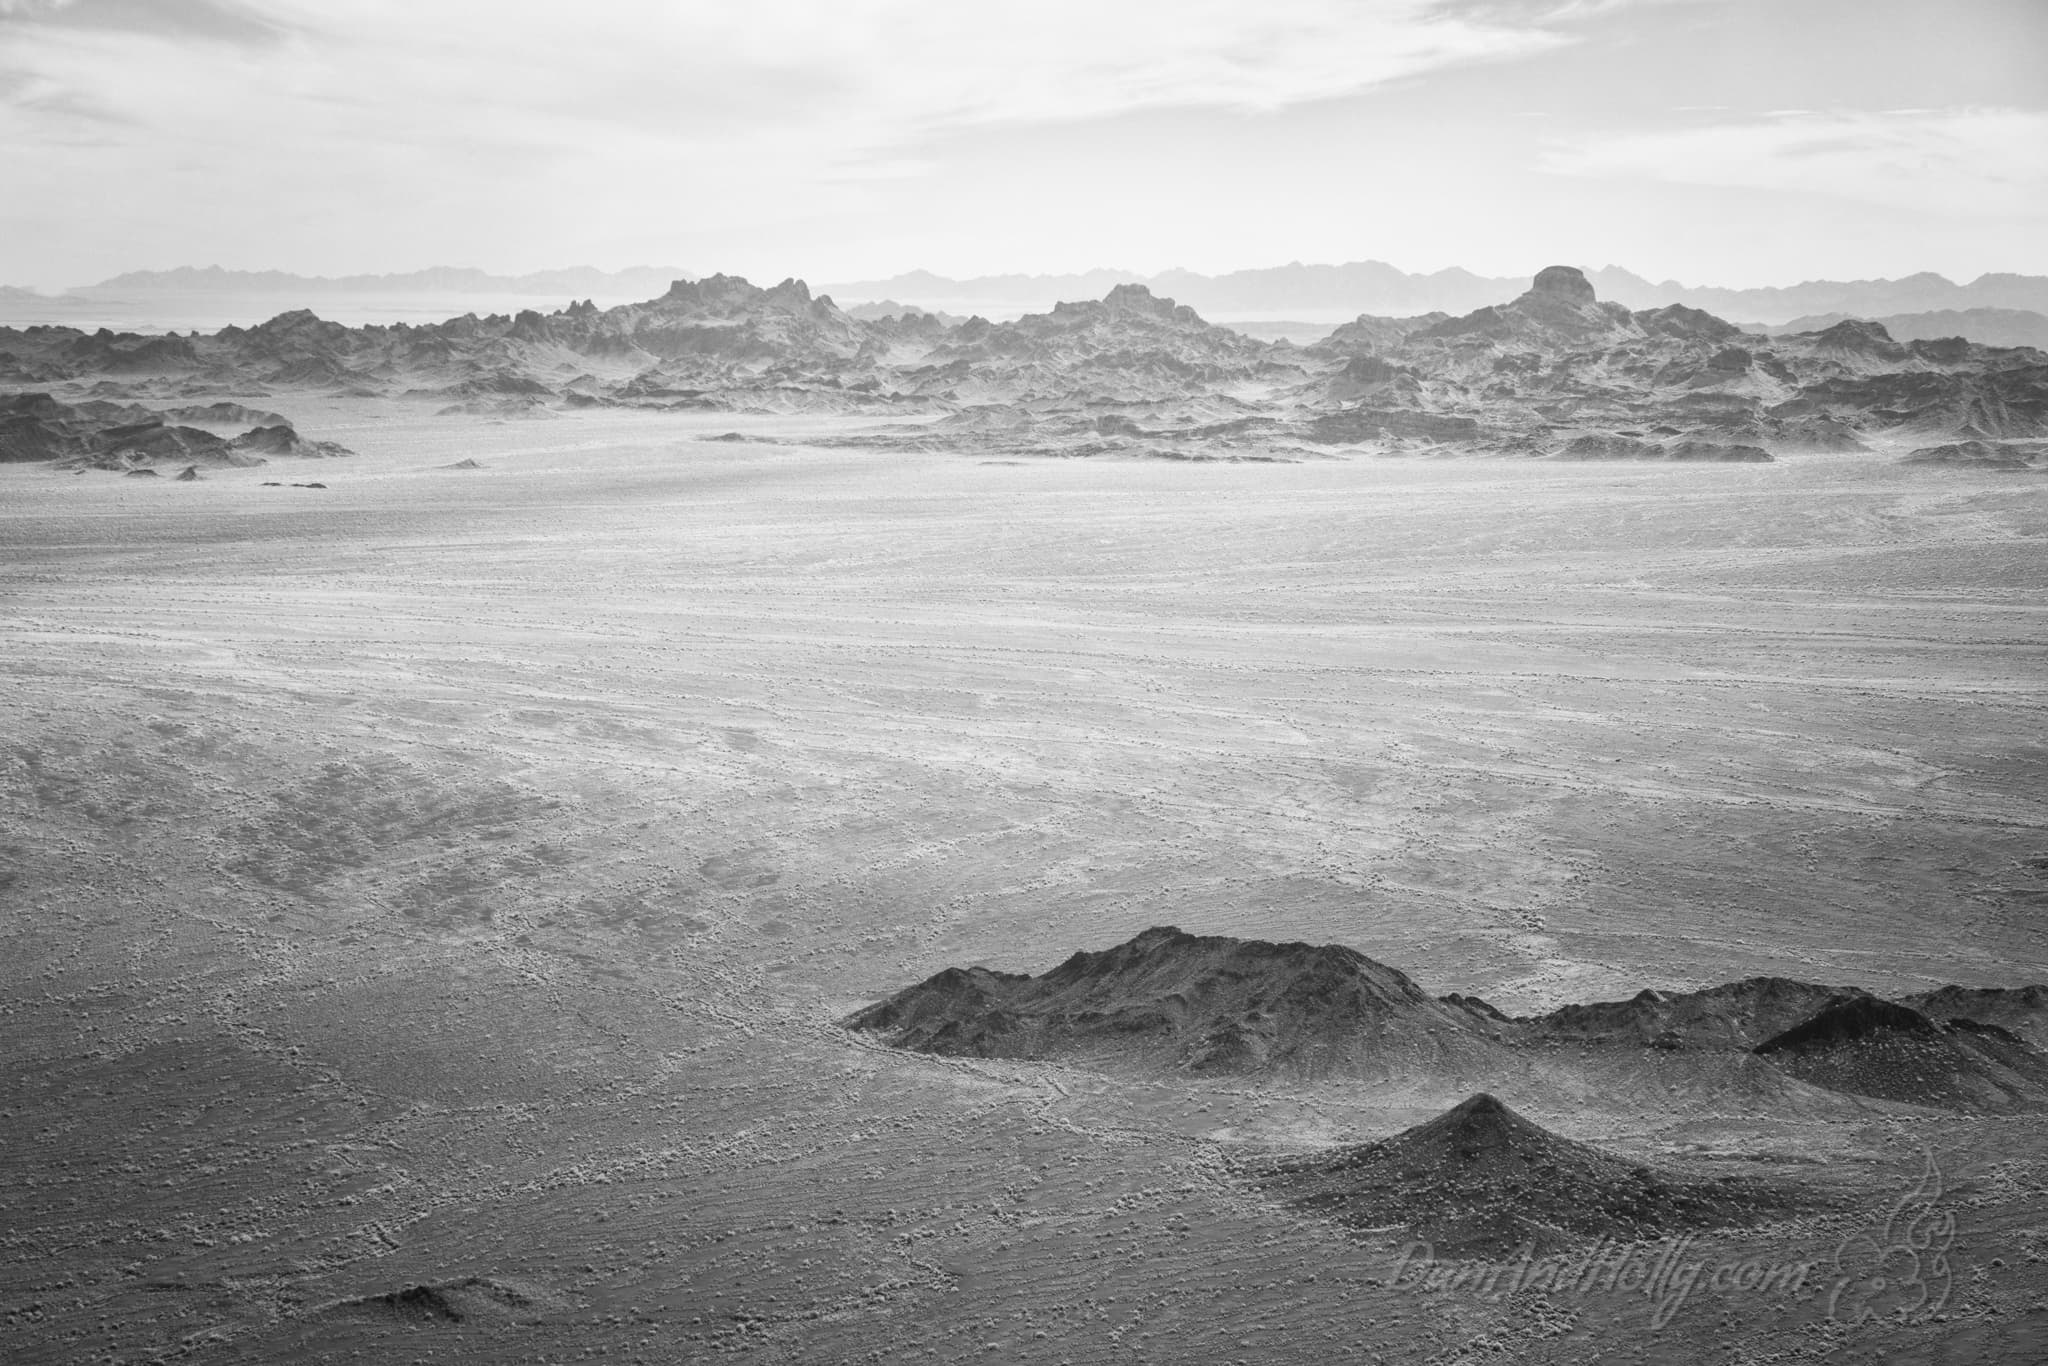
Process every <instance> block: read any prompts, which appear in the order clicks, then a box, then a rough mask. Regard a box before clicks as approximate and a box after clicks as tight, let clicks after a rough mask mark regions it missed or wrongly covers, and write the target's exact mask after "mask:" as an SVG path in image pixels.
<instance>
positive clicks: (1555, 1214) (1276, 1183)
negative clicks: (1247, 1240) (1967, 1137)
mask: <svg viewBox="0 0 2048 1366" xmlns="http://www.w3.org/2000/svg"><path fill="white" fill-rule="evenodd" d="M1252 1179H1253V1181H1254V1183H1255V1184H1256V1185H1258V1186H1259V1187H1260V1188H1262V1189H1264V1190H1265V1191H1266V1192H1267V1193H1269V1194H1271V1195H1274V1196H1276V1197H1278V1198H1279V1199H1281V1200H1282V1201H1283V1202H1285V1203H1286V1204H1288V1205H1289V1206H1290V1207H1292V1208H1294V1209H1297V1210H1300V1211H1302V1212H1304V1213H1310V1214H1315V1215H1318V1216H1321V1217H1324V1218H1328V1219H1332V1220H1335V1221H1336V1222H1338V1223H1340V1224H1345V1225H1348V1226H1351V1227H1356V1228H1374V1229H1383V1228H1386V1227H1388V1226H1391V1225H1402V1226H1405V1227H1406V1228H1407V1229H1408V1231H1409V1232H1410V1233H1411V1234H1412V1235H1413V1236H1414V1237H1416V1238H1419V1239H1422V1240H1425V1241H1426V1242H1428V1243H1429V1244H1430V1245H1431V1247H1432V1248H1433V1250H1434V1252H1435V1253H1436V1255H1437V1256H1439V1257H1441V1256H1446V1255H1448V1256H1457V1257H1473V1258H1479V1257H1501V1256H1508V1255H1512V1254H1513V1253H1514V1252H1516V1251H1517V1250H1518V1249H1522V1248H1530V1249H1532V1250H1534V1251H1536V1252H1538V1253H1544V1252H1551V1251H1555V1250H1557V1249H1559V1248H1561V1247H1564V1246H1567V1245H1569V1244H1571V1243H1573V1242H1577V1241H1581V1240H1592V1239H1601V1238H1610V1239H1614V1240H1615V1241H1619V1242H1629V1241H1636V1240H1648V1239H1654V1238H1658V1237H1662V1236H1665V1235H1669V1234H1676V1233H1681V1232H1684V1231H1687V1230H1692V1229H1706V1228H1715V1227H1726V1226H1731V1225H1747V1224H1754V1223H1757V1222H1760V1221H1762V1220H1764V1219H1766V1218H1769V1217H1771V1216H1772V1215H1776V1214H1780V1213H1783V1212H1785V1211H1788V1210H1790V1209H1792V1208H1794V1207H1796V1203H1797V1202H1796V1200H1795V1199H1794V1198H1793V1197H1792V1196H1791V1195H1790V1194H1789V1193H1787V1192H1785V1191H1783V1190H1780V1189H1778V1188H1775V1187H1772V1186H1769V1185H1767V1184H1765V1183H1762V1182H1759V1181H1755V1180H1734V1179H1722V1180H1719V1181H1698V1180H1690V1179H1687V1178H1685V1177H1681V1176H1677V1175H1674V1174H1672V1173H1668V1172H1663V1171H1659V1170H1657V1169H1656V1168H1653V1167H1648V1166H1645V1165H1643V1164H1641V1163H1635V1162H1629V1161H1626V1160H1624V1159H1622V1158H1619V1157H1615V1156H1613V1155H1612V1154H1609V1153H1606V1152H1602V1151H1601V1150H1600V1149H1598V1148H1595V1147H1591V1146H1589V1145H1587V1144H1584V1143H1576V1142H1573V1141H1572V1140H1570V1139H1568V1138H1564V1137H1562V1136H1560V1135H1558V1134H1554V1133H1552V1132H1551V1131H1550V1130H1548V1129H1546V1128H1544V1127H1543V1126H1542V1125H1540V1124H1536V1123H1533V1122H1531V1121H1530V1120H1528V1119H1525V1118H1523V1117H1522V1116H1521V1115H1519V1114H1516V1113H1515V1112H1514V1111H1513V1110H1511V1109H1509V1108H1508V1107H1507V1106H1506V1105H1503V1104H1502V1103H1501V1102H1500V1101H1498V1100H1496V1099H1495V1098H1494V1097H1493V1096H1491V1095H1487V1094H1480V1095H1476V1096H1473V1097H1472V1098H1471V1099H1469V1100H1466V1101H1464V1102H1463V1103H1462V1104H1459V1105H1457V1106H1455V1107H1453V1108H1452V1109H1450V1110H1448V1111H1446V1112H1445V1113H1444V1114H1441V1115H1439V1116H1437V1117H1436V1118H1435V1119H1432V1120H1429V1121H1427V1122H1426V1123H1423V1124H1419V1125H1417V1126H1415V1127H1414V1128H1412V1129H1408V1130H1406V1131H1404V1132H1402V1133H1400V1134H1397V1135H1395V1136H1394V1137H1392V1138H1389V1139H1386V1140H1384V1141H1382V1142H1378V1143H1366V1144H1360V1145H1357V1146H1354V1147H1346V1148H1338V1149H1336V1150H1334V1151H1330V1152H1325V1153H1317V1154H1314V1155H1312V1156H1308V1157H1300V1158H1293V1159H1287V1160H1283V1161H1280V1162H1277V1163H1273V1164H1271V1165H1269V1166H1267V1167H1265V1168H1264V1169H1262V1170H1261V1169H1255V1170H1254V1172H1253V1173H1252Z"/></svg>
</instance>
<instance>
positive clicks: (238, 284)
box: [0, 260, 2048, 344]
mask: <svg viewBox="0 0 2048 1366" xmlns="http://www.w3.org/2000/svg"><path fill="white" fill-rule="evenodd" d="M1582 269H1583V271H1584V274H1585V275H1586V278H1587V279H1589V280H1590V281H1592V283H1593V286H1594V288H1595V289H1597V290H1598V291H1599V293H1600V295H1601V297H1602V298H1605V299H1610V300H1613V301H1614V302H1616V303H1621V304H1626V305H1627V306H1628V307H1629V308H1631V309H1646V308H1660V307H1663V306H1665V305H1667V304H1685V305H1687V306H1688V307H1692V308H1700V309H1705V310H1707V311H1709V312H1713V313H1717V314H1720V315H1721V316H1723V317H1728V318H1739V319H1748V320H1752V321H1754V322H1756V323H1758V324H1759V325H1762V326H1768V327H1785V326H1787V325H1804V326H1807V327H1819V326H1825V325H1826V324H1827V322H1829V321H1837V320H1839V319H1840V318H1842V317H1861V318H1874V319H1878V320H1880V321H1881V320H1884V319H1887V318H1892V317H1898V316H1901V315H1907V314H1921V313H1934V312H1942V311H1956V312H1961V311H1968V310H1974V309H2005V310H2019V311H2024V312H2036V313H2048V276H2042V275H2021V274H2016V273H2012V272H1990V273H1986V274H1983V275H1980V276H1978V277H1977V278H1976V279H1974V280H1970V281H1967V282H1961V283H1959V282H1957V281H1953V280H1950V279H1948V278H1947V277H1946V276H1943V275H1939V274H1936V273H1934V272H1931V271H1922V272H1919V273H1916V274H1913V275H1906V276H1901V277H1899V278H1898V279H1873V280H1806V281H1801V282H1800V283H1798V284H1793V285H1768V286H1756V287H1746V288H1745V287H1731V286H1719V285H1687V284H1683V283H1681V282H1679V281H1677V280H1662V281H1652V280H1650V279H1648V278H1646V277H1644V276H1642V275H1639V274H1637V273H1636V272H1634V271H1631V270H1628V269H1626V268H1625V267H1622V266H1614V265H1608V266H1600V267H1583V268H1582ZM687 278H691V277H690V274H689V272H687V271H683V270H680V269H678V268H676V267H672V266H631V267H627V268H624V269H621V270H615V271H606V270H600V269H598V268H596V267H592V266H570V267H563V268H559V269H554V270H538V271H529V272H525V273H523V274H516V275H505V274H496V273H492V272H488V271H484V270H480V269H477V268H475V267H469V266H432V267H428V268H426V269H423V270H414V271H401V272H393V273H387V274H354V275H342V276H321V275H302V274H296V273H293V272H290V271H281V270H230V269H225V268H223V267H220V266H201V267H195V266H179V267H176V268H174V269H169V270H137V271H128V272H124V273H123V274H120V275H116V276H113V277H111V278H109V279H106V280H102V281H99V282H97V283H95V284H89V285H79V286H75V287H73V288H71V289H68V290H65V291H62V292H60V293H58V294H55V295H46V294H41V293H37V292H35V291H31V290H21V289H16V288H14V287H11V286H4V285H0V294H5V295H6V296H8V297H12V296H14V295H17V294H18V295H20V296H21V297H22V298H25V299H32V300H52V299H59V300H61V299H64V298H76V299H92V298H102V297H117V296H122V295H147V294H158V293H161V294H236V295H247V294H255V295H279V296H298V297H299V298H301V299H303V300H304V301H307V302H310V301H312V300H314V299H318V298H322V297H326V296H330V295H337V294H341V295H346V294H356V293H398V292H403V291H408V290H411V291H418V292H422V293H434V294H449V293H477V294H490V293H497V294H515V295H517V294H527V295H533V296H535V297H540V298H569V297H574V298H581V297H584V296H619V295H640V296H644V297H652V296H653V295H655V294H657V293H659V292H660V291H661V290H663V289H665V288H667V286H668V284H669V282H671V281H673V280H676V279H687ZM1532 278H1533V277H1531V276H1523V275H1507V276H1486V275H1480V274H1477V273H1475V272H1473V271H1470V270H1466V269H1464V268H1463V267H1460V266H1451V267H1447V268H1445V269H1442V270H1435V271H1406V270H1402V269H1401V268H1400V267H1398V266H1394V265H1390V264H1388V263H1387V262H1384V261H1371V260H1367V261H1348V262H1343V263H1340V264H1315V263H1304V262H1299V261H1295V262H1290V263H1288V264H1287V265H1284V266H1269V267H1257V268H1251V269H1245V270H1234V271H1226V272H1224V273H1221V274H1217V275H1205V274H1202V273H1200V272H1198V271H1191V270H1181V269H1174V270H1165V271H1159V272H1156V273H1146V272H1143V271H1134V270H1125V269H1119V268H1116V267H1101V268H1097V269H1092V270H1085V271H1073V272H1066V273H1052V274H1037V275H1034V274H1028V273H1009V274H996V275H978V276H968V277H963V278H953V277H949V276H944V275H939V274H935V273H933V272H931V271H928V270H911V271H906V272H904V273H902V274H900V275H893V276H888V277H886V278H878V279H863V280H845V281H829V282H826V283H823V284H821V285H820V286H819V289H820V291H821V292H825V293H830V294H833V295H835V296H838V297H842V298H846V299H851V300H854V301H856V302H858V303H862V304H866V303H877V302H883V301H888V302H890V303H891V304H893V305H894V306H895V307H897V308H898V309H900V308H901V307H902V306H904V305H911V306H915V307H918V308H922V309H925V310H927V311H939V310H940V305H941V303H950V304H953V305H956V307H955V308H954V309H953V310H952V311H956V312H957V311H959V309H958V307H957V305H958V304H959V303H960V302H961V301H973V302H975V303H977V304H979V305H980V306H981V307H982V308H984V309H989V308H994V309H1000V310H1005V311H1007V310H1017V311H1044V310H1046V309H1048V308H1050V307H1051V306H1052V305H1053V304H1055V303H1057V302H1059V301H1061V300H1071V299H1090V298H1101V297H1102V296H1103V295H1105V294H1107V293H1108V292H1109V291H1110V290H1111V289H1113V288H1115V287H1116V286H1118V285H1121V284H1139V285H1143V286H1145V287H1146V288H1147V289H1149V290H1151V291H1152V292H1153V293H1155V294H1162V295H1168V296H1171V297H1172V298H1174V299H1176V300H1178V301H1180V302H1181V303H1184V304H1187V305H1188V306H1190V307H1192V308H1195V309H1197V310H1199V311H1202V312H1205V313H1215V314H1245V313H1258V312H1272V311H1279V310H1290V309H1293V310H1303V309H1306V310H1322V311H1331V310H1343V311H1347V312H1354V313H1374V314H1388V315H1396V316H1400V315H1410V314H1417V313H1429V312H1443V313H1451V314H1461V313H1468V312H1471V311H1472V310H1473V309H1476V308H1480V307H1482V306H1484V305H1486V304H1489V303H1492V302H1495V301H1497V300H1499V299H1502V298H1507V297H1512V296H1513V295H1516V294H1519V293H1521V292H1522V291H1524V290H1526V289H1527V288H1528V287H1529V285H1530V283H1531V280H1532ZM1916 335H1917V334H1916ZM1976 339H1977V340H1983V341H1987V342H1993V343H1996V344H2017V343H2010V342H2001V341H2000V340H1999V339H1998V338H1995V337H1982V338H1976ZM2027 344H2033V343H2027Z"/></svg>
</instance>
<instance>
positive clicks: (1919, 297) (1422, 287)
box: [824, 261, 2048, 324]
mask: <svg viewBox="0 0 2048 1366" xmlns="http://www.w3.org/2000/svg"><path fill="white" fill-rule="evenodd" d="M1584 273H1585V275H1586V277H1587V279H1589V280H1591V281H1592V283H1593V286H1594V288H1595V289H1597V290H1598V291H1599V293H1600V295H1601V297H1603V298H1607V299H1612V300H1613V301H1615V302H1617V303H1621V304H1626V305H1627V306H1628V307H1630V308H1632V309H1645V308H1661V307H1663V306H1665V305H1667V304H1685V305H1687V306H1688V307H1692V308H1700V309H1705V310H1707V311H1709V312H1712V313H1718V314H1720V315H1721V316H1723V317H1730V318H1748V319H1756V320H1759V321H1762V322H1765V323H1772V324H1776V323H1783V322H1786V321H1789V320H1791V319H1794V318H1799V317H1802V316H1810V315H1815V314H1823V313H1833V314H1846V315H1853V316H1858V317H1869V316H1872V315H1889V314H1898V313H1908V312H1930V311H1933V310H1937V309H1968V308H2013V309H2025V310H2036V311H2039V310H2048V276H2041V275H2018V274H2011V273H1992V274H1985V275H1980V276H1978V277H1977V278H1976V279H1975V280H1972V281H1969V282H1968V283H1964V284H1958V283H1956V282H1955V281H1952V280H1950V279H1948V278H1947V277H1945V276H1942V275H1937V274H1934V273H1933V272H1927V271H1923V272H1920V273H1918V274H1914V275H1908V276H1904V277H1901V278H1899V279H1896V280H1808V281H1803V282H1801V283H1799V284H1795V285H1773V286H1762V287H1756V288H1731V287H1724V286H1713V285H1685V284H1681V283H1680V282H1678V281H1676V280H1663V281H1654V282H1653V281H1651V280H1648V279H1645V278H1644V277H1643V276H1641V275H1638V274H1636V273H1635V272H1633V271H1630V270H1627V269H1624V268H1622V267H1620V266H1603V267H1599V268H1585V269H1584ZM1531 282H1532V277H1530V276H1483V275H1477V274H1474V273H1473V272H1471V271H1468V270H1465V269H1463V268H1461V267H1456V266H1453V267H1450V268H1448V269H1445V270H1438V271H1428V272H1409V271H1404V270H1402V269H1400V268H1399V267H1397V266H1392V265H1389V264H1387V263H1386V262H1384V261H1352V262H1346V263H1344V264H1342V265H1310V264H1304V263H1301V262H1292V263H1289V264H1288V265H1284V266H1272V267H1265V268H1260V269H1252V270H1237V271H1230V272H1227V273H1225V274H1222V275H1202V274H1199V273H1197V272H1194V271H1187V270H1168V271H1162V272H1160V273H1158V274H1153V275H1148V274H1145V273H1143V272H1138V271H1123V270H1114V269H1104V270H1090V271H1081V272H1077V273H1073V274H1066V275H982V276H973V277H969V278H966V279H950V278H948V277H945V276H941V275H935V274H933V273H931V272H930V271H922V270H919V271H910V272H907V273H905V274H902V275H896V276H891V277H888V278H886V279H879V280H852V281H835V282H833V283H831V284H828V285H826V286H824V288H826V289H828V290H830V291H831V292H832V293H834V294H836V295H841V296H844V297H846V298H849V299H859V300H866V299H883V298H892V299H898V300H902V301H905V302H909V303H915V304H918V305H920V306H923V307H937V306H938V304H937V302H935V301H941V300H963V299H971V300H977V301H980V302H982V303H983V304H984V305H988V304H996V303H999V302H1000V303H1008V304H1010V305H1011V306H1014V307H1020V308H1042V307H1044V306H1046V305H1047V304H1048V303H1050V302H1051V301H1052V300H1054V299H1070V298H1075V297H1088V296H1099V295H1101V294H1102V293H1104V292H1105V291H1106V290H1108V289H1110V288H1113V287H1114V286H1116V285H1119V284H1141V285H1144V286H1145V287H1146V288H1148V289H1150V290H1152V291H1153V292H1155V293H1160V294H1170V295H1171V296H1172V297H1174V298H1175V299H1178V300H1180V301H1181V302H1182V303H1185V304H1188V305H1190V306H1191V307H1193V308H1196V309H1199V310H1201V311H1203V312H1207V313H1246V312H1259V311H1269V310H1286V309H1343V310H1347V311H1355V312H1359V313H1377V314H1391V315H1405V314H1416V313H1428V312H1444V313H1467V312H1470V311H1472V310H1473V309H1475V308H1479V307H1481V306H1483V305H1485V304H1488V303H1491V302H1494V301H1496V300H1498V299H1501V298H1504V297H1511V296H1513V295H1515V294H1518V293H1521V292H1522V291H1523V290H1526V289H1527V288H1528V287H1529V285H1530V284H1531Z"/></svg>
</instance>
